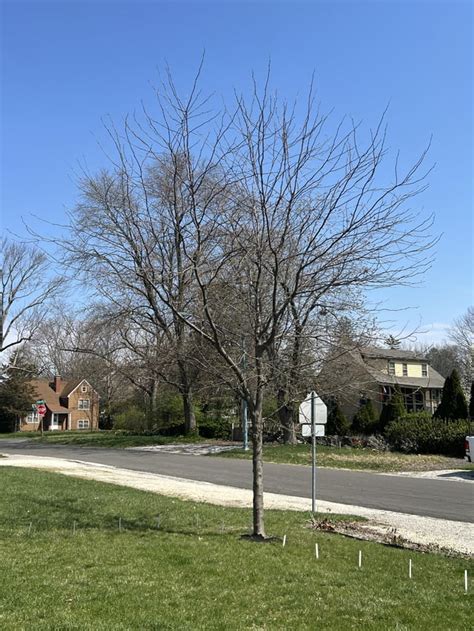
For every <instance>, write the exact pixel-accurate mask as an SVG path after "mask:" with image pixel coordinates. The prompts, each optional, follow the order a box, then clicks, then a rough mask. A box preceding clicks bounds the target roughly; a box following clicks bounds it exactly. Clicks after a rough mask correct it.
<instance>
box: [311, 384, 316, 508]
mask: <svg viewBox="0 0 474 631" xmlns="http://www.w3.org/2000/svg"><path fill="white" fill-rule="evenodd" d="M314 404H315V401H314V392H311V511H312V512H313V513H315V512H316V431H315V429H316V428H315V418H314V417H315V416H316V414H315V412H316V410H315V409H314Z"/></svg>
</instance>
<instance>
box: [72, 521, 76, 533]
mask: <svg viewBox="0 0 474 631" xmlns="http://www.w3.org/2000/svg"><path fill="white" fill-rule="evenodd" d="M72 534H73V535H75V534H76V522H75V521H73V522H72Z"/></svg>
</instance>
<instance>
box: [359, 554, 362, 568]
mask: <svg viewBox="0 0 474 631" xmlns="http://www.w3.org/2000/svg"><path fill="white" fill-rule="evenodd" d="M359 567H362V550H359Z"/></svg>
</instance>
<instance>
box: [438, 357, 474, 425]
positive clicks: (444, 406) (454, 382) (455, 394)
mask: <svg viewBox="0 0 474 631" xmlns="http://www.w3.org/2000/svg"><path fill="white" fill-rule="evenodd" d="M467 415H468V410H467V402H466V397H465V396H464V392H463V389H462V386H461V379H460V377H459V373H458V371H457V370H456V368H454V370H453V371H452V372H451V374H450V375H449V376H448V377H446V380H445V382H444V387H443V393H442V395H441V403H440V404H439V406H438V409H437V410H436V412H435V413H434V416H435V417H436V418H442V419H447V420H456V419H463V418H467Z"/></svg>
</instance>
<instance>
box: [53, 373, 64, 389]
mask: <svg viewBox="0 0 474 631" xmlns="http://www.w3.org/2000/svg"><path fill="white" fill-rule="evenodd" d="M62 389H63V380H62V379H61V376H60V375H54V391H55V392H58V393H59V392H61V390H62Z"/></svg>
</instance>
